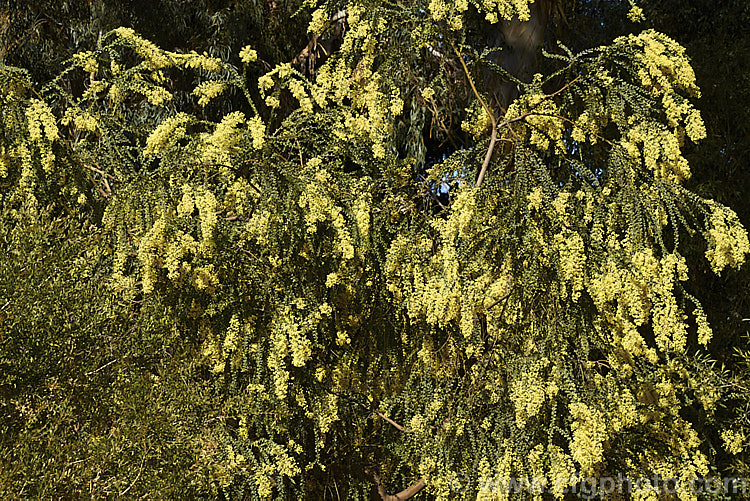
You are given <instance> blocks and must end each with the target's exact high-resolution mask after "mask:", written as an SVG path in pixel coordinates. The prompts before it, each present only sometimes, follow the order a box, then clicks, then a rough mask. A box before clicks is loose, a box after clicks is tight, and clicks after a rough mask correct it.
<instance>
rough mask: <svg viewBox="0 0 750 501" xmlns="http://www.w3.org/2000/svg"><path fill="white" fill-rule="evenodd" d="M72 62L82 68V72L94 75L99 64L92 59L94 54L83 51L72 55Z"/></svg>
mask: <svg viewBox="0 0 750 501" xmlns="http://www.w3.org/2000/svg"><path fill="white" fill-rule="evenodd" d="M73 61H75V63H76V64H77V65H78V66H80V67H81V68H83V71H85V72H86V73H96V71H97V70H98V69H99V64H98V62H97V60H96V58H95V57H94V53H93V52H91V51H84V52H79V53H77V54H73Z"/></svg>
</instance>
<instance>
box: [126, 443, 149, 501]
mask: <svg viewBox="0 0 750 501" xmlns="http://www.w3.org/2000/svg"><path fill="white" fill-rule="evenodd" d="M147 457H148V449H146V453H145V454H144V455H143V459H142V460H141V467H140V468H139V469H138V475H136V477H135V479H134V480H133V481H132V482H131V483H130V485H129V486H128V488H127V489H125V490H124V491H122V492H121V493H120V497H122V496H124V495H125V494H127V493H128V491H129V490H130V489H131V488H132V487H133V486H134V485H135V483H136V482H137V481H138V479H139V478H141V473H143V463H145V462H146V458H147Z"/></svg>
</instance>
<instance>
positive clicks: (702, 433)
mask: <svg viewBox="0 0 750 501" xmlns="http://www.w3.org/2000/svg"><path fill="white" fill-rule="evenodd" d="M299 8H300V9H302V10H301V11H300V13H298V15H300V16H302V15H306V16H309V27H308V34H309V40H310V42H309V44H308V45H307V47H300V52H299V53H298V54H297V56H296V57H294V59H288V60H282V59H279V58H278V57H275V58H274V57H272V56H271V53H270V51H268V52H267V53H266V54H264V53H263V51H262V50H259V49H258V47H256V46H253V45H247V46H244V47H242V48H238V56H239V59H237V60H236V61H235V62H236V63H237V64H236V65H235V64H232V63H231V62H230V61H227V60H222V59H221V58H218V57H215V56H211V55H208V54H199V53H196V52H184V51H170V50H164V49H162V48H160V47H158V46H157V45H155V44H154V43H152V42H150V41H148V40H147V39H145V38H143V37H142V36H140V35H139V34H137V33H136V32H135V31H134V30H133V29H130V28H118V29H115V30H113V31H110V32H108V33H106V34H103V35H102V37H101V39H100V40H99V45H98V47H97V48H95V49H92V50H89V51H84V52H79V53H76V54H75V55H74V56H73V58H72V59H70V60H69V61H67V62H66V63H65V64H64V70H63V71H62V73H61V74H60V75H59V76H58V77H56V78H55V79H53V80H52V81H50V82H49V83H46V84H43V85H37V84H35V83H33V82H32V81H31V78H30V77H29V74H28V73H27V72H26V71H25V70H22V69H18V68H14V67H10V66H0V82H1V83H2V88H3V89H4V90H3V93H2V101H1V102H0V117H1V118H2V120H1V121H0V123H1V124H2V125H0V182H1V183H2V184H1V185H0V186H1V190H0V207H2V218H3V225H4V226H7V227H9V228H11V227H12V228H15V229H13V230H12V233H13V234H14V235H23V231H24V230H23V229H24V228H27V227H28V225H29V224H31V223H30V222H34V224H39V221H58V222H59V221H63V220H65V221H74V222H76V223H75V224H71V225H70V226H71V227H70V228H68V229H67V230H65V231H67V232H72V233H70V234H73V235H78V237H76V238H77V239H79V240H80V239H83V240H84V241H85V242H84V243H83V244H81V245H82V248H83V249H84V250H82V251H81V252H82V254H80V256H79V257H78V258H76V261H75V266H76V267H77V268H75V269H76V270H78V271H76V272H74V273H73V275H75V276H77V277H79V278H78V279H76V280H80V282H79V285H75V283H77V282H76V281H75V280H73V282H71V284H70V285H69V286H67V287H71V288H76V287H80V286H84V285H83V284H91V283H96V284H98V285H97V287H99V288H100V290H99V289H97V290H98V291H99V292H97V294H99V296H97V297H101V298H108V299H107V301H108V302H107V304H109V305H110V306H111V308H114V309H116V311H117V312H118V313H117V314H118V315H122V316H123V317H127V318H128V319H129V320H128V321H127V322H128V324H129V325H128V327H130V325H132V326H133V327H132V328H131V329H129V330H128V329H125V330H127V333H126V334H125V336H126V338H127V337H128V336H134V335H135V334H133V333H134V332H141V331H139V329H143V328H145V327H143V326H144V325H147V326H149V328H150V329H152V330H151V331H149V332H154V331H153V325H154V324H155V323H156V324H158V329H156V331H155V333H154V334H152V335H156V336H158V335H160V334H159V332H162V333H163V334H161V335H164V336H165V337H166V338H169V339H170V346H179V344H180V343H181V342H182V343H186V344H187V345H190V346H191V347H192V348H191V349H186V350H184V352H183V353H182V355H181V356H182V357H183V359H184V360H183V362H181V363H182V364H183V366H184V367H183V368H185V367H189V371H188V372H180V371H181V370H182V369H180V367H179V364H177V365H168V366H166V369H165V368H164V367H165V366H164V365H163V364H162V370H161V372H158V374H157V375H154V374H151V376H153V377H154V378H155V379H154V380H155V382H154V383H153V384H159V378H164V379H165V380H166V379H168V378H175V380H176V381H177V382H178V383H179V384H176V385H175V386H176V387H177V388H179V390H176V389H175V390H174V391H175V392H176V391H180V392H182V391H183V389H182V387H181V384H182V382H183V381H184V385H185V388H184V391H185V395H186V396H184V397H180V398H184V399H185V403H184V404H183V406H182V410H181V411H174V413H173V414H172V415H171V417H170V419H172V420H174V421H175V422H180V415H181V413H185V415H189V416H195V415H196V414H200V413H202V412H205V413H206V414H207V415H210V418H205V419H202V420H200V419H198V418H196V419H198V421H195V423H197V424H194V425H192V426H186V427H183V428H180V430H181V431H180V433H183V434H184V436H183V438H182V439H181V440H182V441H183V442H184V443H183V445H184V447H186V448H190V450H191V451H193V452H194V456H195V457H193V458H192V460H191V459H189V458H187V459H184V461H186V462H187V463H188V464H189V463H190V462H191V461H194V462H193V464H190V465H189V466H190V468H193V469H194V471H195V472H200V474H198V473H195V476H194V478H193V479H192V480H193V482H192V484H190V485H191V487H190V488H191V489H194V490H195V492H196V493H198V494H204V495H209V494H208V493H212V494H213V495H221V496H223V497H225V498H231V499H235V498H237V499H244V498H245V497H248V498H250V499H256V498H260V499H266V498H272V497H277V498H290V499H299V498H310V499H317V498H323V497H325V498H327V497H331V498H334V497H336V496H339V497H343V498H347V499H367V498H369V496H371V495H379V496H380V497H381V498H382V499H391V500H393V499H407V498H409V497H413V496H415V495H417V494H419V495H420V496H423V497H425V498H428V497H429V498H433V497H434V498H436V499H453V498H455V497H456V496H463V497H467V498H477V499H495V498H497V499H506V498H507V497H508V496H510V497H513V496H520V497H524V496H528V495H529V494H528V492H527V491H525V490H523V489H522V491H523V492H519V493H515V494H509V493H508V492H506V490H507V489H505V487H506V486H507V483H506V482H507V481H508V479H515V480H514V481H518V482H521V483H522V484H523V482H528V484H523V485H531V486H532V487H533V488H536V489H537V490H538V491H539V492H540V494H539V496H541V491H544V492H545V496H547V497H550V498H559V499H562V498H563V497H564V496H565V495H566V493H568V495H569V493H570V492H571V491H573V490H575V489H579V488H580V484H579V480H580V478H581V477H594V478H604V477H613V478H617V477H618V475H622V476H626V477H628V478H641V477H646V478H649V479H650V478H652V477H654V475H657V476H659V477H661V478H667V479H676V481H677V482H678V484H679V485H681V486H683V487H685V489H686V490H684V491H681V492H680V494H679V496H680V499H696V498H697V494H696V493H695V492H690V491H689V490H687V488H688V486H689V485H691V482H693V480H694V479H696V478H706V477H709V476H710V475H713V474H715V473H716V472H715V471H714V470H713V469H712V468H713V467H714V464H715V454H716V452H715V450H714V449H713V446H711V445H710V443H709V442H708V441H707V440H706V437H707V436H709V435H711V434H713V435H711V436H714V435H720V436H722V437H724V442H723V444H722V445H720V444H716V445H720V446H722V447H725V448H726V450H727V451H729V452H738V451H739V450H741V449H742V443H743V441H744V438H743V437H742V434H741V432H739V431H737V430H728V429H726V427H725V426H724V425H723V424H722V423H721V422H719V421H717V420H716V418H715V415H716V411H717V405H718V403H719V402H720V399H721V398H722V394H723V392H724V385H723V383H722V378H723V377H724V376H723V374H722V372H721V371H720V370H719V368H717V367H714V366H713V365H712V364H711V363H710V361H709V360H708V355H707V353H708V351H707V347H708V346H709V344H710V342H711V339H712V330H711V327H710V325H709V321H708V319H707V316H706V313H705V312H704V308H703V306H702V303H701V297H700V295H699V294H698V295H696V294H695V291H694V290H693V288H692V287H691V280H690V277H691V267H690V266H689V261H688V260H686V257H685V253H684V252H683V248H684V247H685V246H693V247H694V246H696V245H698V246H704V252H703V254H704V255H703V256H702V259H705V262H706V263H708V266H709V267H710V269H711V270H712V271H713V272H715V273H717V274H718V273H721V272H722V271H723V270H724V269H727V268H738V267H740V266H741V265H742V264H743V263H744V261H745V257H746V254H747V253H748V252H750V246H749V245H748V237H747V232H746V230H745V229H744V228H743V226H742V225H741V224H740V221H739V219H738V217H737V215H736V214H735V213H734V212H733V211H732V209H730V208H729V207H727V206H725V205H722V204H720V203H718V202H716V201H714V200H713V199H711V198H706V197H704V196H699V195H698V194H696V193H694V192H693V191H690V190H689V189H688V188H686V187H685V186H684V185H685V183H686V181H687V180H688V179H689V178H690V176H691V170H690V165H689V162H688V160H687V159H686V157H685V154H684V150H685V148H686V147H687V146H690V145H695V144H698V145H699V144H700V141H701V140H702V139H703V138H704V137H705V136H706V130H705V127H704V124H703V120H702V118H701V114H700V112H699V109H698V107H696V105H695V100H696V98H697V97H699V95H700V90H699V88H698V86H697V84H696V79H695V74H694V71H693V69H692V67H691V64H690V61H689V59H688V57H687V55H686V52H685V49H684V48H683V47H682V46H681V45H680V44H679V43H677V42H676V41H674V40H672V39H670V38H669V37H668V36H666V35H664V34H662V33H659V32H657V31H654V30H650V29H646V30H643V31H638V32H635V33H633V34H629V35H624V36H619V37H617V38H614V39H612V40H611V41H610V42H609V43H608V44H606V45H603V46H599V47H595V48H590V49H586V50H582V51H577V50H575V51H574V50H573V49H571V48H569V47H567V46H566V45H564V44H563V43H562V42H553V38H552V37H549V36H545V35H548V34H549V33H550V32H551V31H552V25H551V23H552V22H553V20H556V19H562V16H563V13H564V8H563V5H562V3H557V2H546V1H542V0H537V2H533V1H531V2H528V1H526V0H514V1H511V0H496V1H483V2H474V1H471V2H468V1H466V0H464V1H458V2H444V1H441V0H431V1H430V2H425V1H420V2H396V3H389V2H368V1H363V0H355V1H352V2H351V3H349V4H347V5H346V7H345V9H342V8H341V5H340V4H339V3H338V2H332V1H326V2H304V3H301V4H300V6H299ZM629 16H630V17H631V18H632V20H633V21H637V20H638V19H639V18H640V17H641V16H642V12H641V10H640V9H639V8H638V7H636V6H633V7H632V8H631V10H630V12H629ZM555 22H557V23H558V25H559V26H558V28H559V27H560V26H562V27H564V26H565V24H564V22H562V21H559V20H558V21H555ZM276 56H277V55H276ZM73 80H75V81H79V82H82V84H81V85H80V86H71V85H70V84H69V82H70V81H73ZM690 147H692V146H690ZM698 147H699V146H698ZM61 224H62V223H61ZM53 228H54V227H53ZM9 231H11V230H9ZM34 231H35V232H40V234H41V233H43V231H42V230H39V229H38V228H37V229H35V230H34ZM47 231H52V230H49V229H48V230H47ZM64 234H66V235H67V233H64ZM80 235H84V236H80ZM14 238H16V240H13V239H11V240H12V241H11V242H10V243H7V244H5V245H6V254H7V253H8V252H11V251H9V250H7V249H12V248H13V247H12V246H13V245H14V244H13V242H25V243H24V245H26V246H29V247H30V248H32V249H37V252H38V249H39V248H41V246H43V245H44V244H43V243H39V242H36V243H34V240H33V238H32V237H30V236H28V235H26V236H25V237H23V238H25V239H26V240H24V239H23V238H21V236H17V237H14ZM60 239H61V240H70V239H71V237H70V236H67V237H61V238H60ZM50 241H57V240H56V239H55V238H52V237H50ZM698 242H699V243H698ZM18 245H20V244H18ZM17 254H18V255H19V256H20V253H17ZM7 255H10V254H7ZM22 271H23V270H22V269H21V270H16V271H14V273H18V274H21V273H22ZM8 273H10V272H8ZM5 280H6V282H4V283H6V286H5V289H0V290H5V291H10V290H11V289H10V285H8V284H10V283H11V282H12V280H10V279H9V278H6V279H5ZM85 286H88V285H85ZM65 290H67V289H65ZM81 301H85V302H95V301H96V299H93V298H90V297H84V298H83V299H81ZM154 305H158V308H157V307H155V306H154ZM102 314H103V313H102ZM155 317H157V318H158V320H154V318H155ZM7 318H12V317H11V316H8V317H7ZM133 318H135V319H141V320H135V321H134V320H132V319H133ZM20 325H22V324H14V327H13V328H11V329H10V330H9V336H10V339H16V341H13V342H18V343H20V342H21V341H20V339H21V337H22V336H23V331H22V329H21V328H20ZM34 325H35V324H34ZM107 325H110V324H107ZM24 328H26V329H31V328H34V327H33V326H31V327H29V326H27V327H24ZM110 328H112V329H114V330H115V331H117V328H116V325H114V324H112V325H110ZM159 329H161V330H159ZM119 335H123V333H122V332H120V334H119ZM155 355H157V354H154V353H145V356H147V357H149V356H155ZM9 358H10V357H9ZM136 358H137V357H136ZM133 360H135V358H133V359H132V360H131V361H130V362H128V361H127V360H117V363H116V364H115V367H117V366H119V371H120V374H121V375H122V374H123V373H124V374H125V376H123V378H124V379H123V380H124V381H127V382H128V384H130V381H131V379H130V374H131V372H129V371H132V369H128V363H136V362H134V361H133ZM4 363H5V362H4ZM7 363H8V364H11V366H15V365H13V364H24V363H31V361H30V360H28V359H23V358H21V359H15V360H10V361H8V362H7ZM113 363H114V362H113ZM91 369H92V371H100V370H101V371H102V372H106V371H108V370H112V369H111V367H108V366H103V365H101V366H100V365H97V366H95V367H91ZM123 371H124V372H123ZM95 374H99V372H92V373H91V375H95ZM186 374H187V378H186V377H185V375H186ZM91 375H89V374H88V373H87V376H91ZM177 376H179V377H180V378H181V379H180V380H179V381H178V380H177ZM97 377H98V376H97ZM118 381H119V379H118ZM13 384H15V383H13ZM144 384H145V383H144ZM175 395H176V394H175ZM195 395H199V397H200V403H196V401H194V400H191V399H196V398H198V397H196V396H195ZM165 398H166V397H165ZM174 398H178V397H176V396H173V399H174ZM21 400H22V399H21ZM21 400H18V401H19V402H21ZM168 400H169V399H168ZM170 405H172V404H170ZM16 407H17V408H18V409H20V408H21V407H20V404H19V405H18V406H16ZM32 407H33V406H32ZM26 408H27V409H28V407H26ZM169 408H170V409H171V408H172V407H169ZM206 409H208V410H206ZM14 412H15V411H14ZM18 412H19V413H20V414H19V416H20V415H25V414H23V413H22V412H21V411H18ZM24 412H26V411H24ZM40 419H41V418H40ZM44 419H51V418H49V417H45V418H44ZM118 419H119V420H122V419H125V418H124V417H123V416H122V415H120V416H117V415H115V417H114V418H113V424H112V427H113V428H118V427H121V426H122V425H121V424H118V423H119V422H120V421H118ZM33 426H34V425H33V421H31V424H29V425H28V426H27V428H26V429H32V428H33ZM29 427H30V428H29ZM16 432H18V431H17V430H16ZM111 433H113V432H111V430H110V434H111ZM154 433H157V432H153V433H152V434H154ZM100 434H101V435H106V432H105V431H101V432H100ZM144 436H149V435H148V433H144ZM186 444H189V445H186ZM738 447H739V449H738ZM145 450H146V452H145V453H144V454H143V455H142V456H139V455H136V456H137V457H135V458H134V459H133V462H132V464H133V465H134V466H133V468H137V467H138V466H139V464H140V468H141V472H142V474H143V475H144V477H146V476H148V475H149V473H148V471H153V470H155V469H156V468H157V467H156V465H157V464H160V465H161V466H159V467H160V468H163V469H164V468H165V469H167V470H169V468H170V467H169V465H168V463H169V457H165V456H163V455H161V456H159V455H154V454H152V455H149V453H148V450H149V449H148V448H145ZM14 454H16V456H14ZM17 454H18V453H13V452H9V453H8V456H7V458H8V459H7V460H8V461H11V460H13V458H14V457H15V458H16V459H18V458H19V456H18V455H17ZM82 454H84V453H83V452H82ZM188 456H189V454H188ZM141 457H142V461H141ZM77 459H82V458H77V457H76V458H74V459H72V461H75V460H77ZM4 461H5V460H4ZM139 461H140V463H139ZM165 462H166V466H165V465H164V464H165ZM144 464H145V465H146V466H145V469H144ZM84 465H85V463H84ZM81 467H86V468H91V466H81ZM115 470H116V469H113V470H106V469H104V470H100V474H101V475H104V476H105V477H107V475H109V476H112V477H115V476H116V475H117V473H115V472H114V471H115ZM85 471H94V472H95V471H96V468H93V469H91V470H85ZM102 471H103V472H102ZM144 471H145V472H146V473H143V472H144ZM94 474H96V473H94ZM92 475H93V474H92ZM151 475H153V473H152V474H151ZM180 475H184V476H185V477H186V478H189V477H190V472H189V471H185V472H182V473H180ZM98 478H99V475H97V479H98ZM140 478H141V477H140V474H139V476H138V477H136V476H135V475H131V476H129V477H128V481H126V482H124V483H121V484H116V485H115V483H113V484H112V485H110V486H109V487H108V488H110V489H111V490H107V489H104V490H101V491H99V493H100V494H105V495H106V494H108V493H110V494H111V493H117V494H120V495H125V494H126V493H127V492H130V493H131V494H135V493H136V492H141V493H143V494H150V495H154V491H153V490H151V491H149V490H148V488H147V487H146V486H145V485H146V484H144V485H140V484H139V479H140ZM82 480H83V479H80V481H81V482H82V484H81V485H83V484H84V483H85V482H83V481H82ZM88 480H90V479H86V482H88ZM14 481H15V482H17V481H18V480H14ZM186 482H187V481H186ZM188 483H190V482H188ZM32 489H38V483H33V484H32ZM50 489H52V490H50V491H45V492H52V493H53V494H54V492H55V490H54V488H52V487H50ZM126 489H128V490H126ZM123 491H124V492H123ZM36 492H42V491H40V490H37V491H36ZM58 492H59V491H58ZM165 492H166V491H165ZM198 494H196V495H198ZM638 495H639V494H633V498H637V496H638ZM642 496H643V497H644V498H646V497H647V494H646V493H642ZM654 499H655V498H654Z"/></svg>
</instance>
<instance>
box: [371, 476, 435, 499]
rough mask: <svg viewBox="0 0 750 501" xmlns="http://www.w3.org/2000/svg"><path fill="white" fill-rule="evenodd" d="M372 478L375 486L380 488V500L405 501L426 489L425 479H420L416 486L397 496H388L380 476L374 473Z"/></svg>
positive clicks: (411, 486)
mask: <svg viewBox="0 0 750 501" xmlns="http://www.w3.org/2000/svg"><path fill="white" fill-rule="evenodd" d="M372 478H373V479H374V480H375V484H376V485H377V487H378V494H380V498H381V499H382V500H383V501H405V500H406V499H410V498H412V497H414V496H415V495H416V494H417V493H418V492H419V491H421V490H422V489H424V485H425V484H424V478H420V479H419V480H417V482H416V483H415V484H413V485H410V486H409V487H407V488H406V489H404V490H403V491H401V492H399V493H397V494H388V493H387V492H385V487H383V483H382V481H381V479H380V475H378V474H377V473H373V474H372Z"/></svg>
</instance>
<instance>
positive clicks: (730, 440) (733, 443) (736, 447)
mask: <svg viewBox="0 0 750 501" xmlns="http://www.w3.org/2000/svg"><path fill="white" fill-rule="evenodd" d="M721 440H722V441H723V442H724V448H725V449H726V451H727V452H728V453H729V454H739V453H740V452H742V450H743V449H744V448H745V446H746V445H747V443H748V442H747V440H746V439H745V435H744V434H743V433H742V432H741V431H738V430H723V431H722V432H721Z"/></svg>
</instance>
